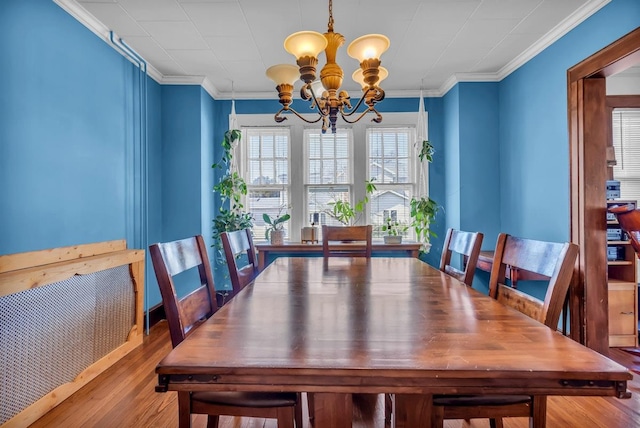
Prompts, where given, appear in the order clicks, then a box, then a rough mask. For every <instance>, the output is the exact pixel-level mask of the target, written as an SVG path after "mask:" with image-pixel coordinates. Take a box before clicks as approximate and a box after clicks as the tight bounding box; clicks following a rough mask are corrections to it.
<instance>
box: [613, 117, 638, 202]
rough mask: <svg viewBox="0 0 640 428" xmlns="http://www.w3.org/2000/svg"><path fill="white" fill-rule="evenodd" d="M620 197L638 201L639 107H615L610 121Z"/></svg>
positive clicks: (614, 174)
mask: <svg viewBox="0 0 640 428" xmlns="http://www.w3.org/2000/svg"><path fill="white" fill-rule="evenodd" d="M611 123H612V125H613V147H614V150H615V153H616V165H615V166H614V167H613V177H614V178H615V179H616V180H620V197H621V198H622V199H631V200H636V201H640V109H623V108H620V109H618V108H616V109H614V111H613V117H612V121H611Z"/></svg>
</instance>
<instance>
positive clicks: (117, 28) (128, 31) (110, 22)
mask: <svg viewBox="0 0 640 428" xmlns="http://www.w3.org/2000/svg"><path fill="white" fill-rule="evenodd" d="M82 6H83V7H84V8H85V9H86V10H87V11H88V12H89V13H90V14H92V15H93V16H95V17H96V18H97V19H98V20H99V21H100V22H102V23H103V24H104V25H105V26H106V27H107V28H109V29H110V30H113V31H114V32H115V33H116V34H117V35H118V36H120V37H123V36H146V35H147V32H146V31H145V30H144V29H143V28H142V27H141V26H140V25H138V23H137V22H136V21H135V19H133V18H132V17H131V16H129V14H127V12H126V11H125V10H124V9H123V8H121V7H120V6H119V5H117V4H115V3H91V2H89V3H87V2H83V3H82Z"/></svg>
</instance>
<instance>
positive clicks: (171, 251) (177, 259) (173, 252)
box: [159, 238, 200, 276]
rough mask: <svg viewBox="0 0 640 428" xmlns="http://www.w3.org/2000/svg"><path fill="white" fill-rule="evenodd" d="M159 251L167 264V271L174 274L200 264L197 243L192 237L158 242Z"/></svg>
mask: <svg viewBox="0 0 640 428" xmlns="http://www.w3.org/2000/svg"><path fill="white" fill-rule="evenodd" d="M159 248H160V251H161V252H162V256H163V258H164V260H165V263H166V266H167V272H168V273H169V275H171V276H175V275H177V274H179V273H180V272H184V271H186V270H189V269H191V268H193V267H195V266H198V265H199V264H200V255H199V252H198V243H197V241H196V240H195V239H193V238H187V239H181V240H178V241H173V242H172V243H170V244H169V243H167V244H160V245H159Z"/></svg>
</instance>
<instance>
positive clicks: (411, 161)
mask: <svg viewBox="0 0 640 428" xmlns="http://www.w3.org/2000/svg"><path fill="white" fill-rule="evenodd" d="M237 118H238V122H239V124H240V127H241V128H242V131H243V136H242V139H241V142H240V145H239V147H238V153H237V156H238V157H237V159H239V162H240V165H241V170H240V173H241V174H242V176H243V177H244V178H245V180H246V182H247V186H248V192H249V194H248V195H247V199H246V201H245V207H247V210H248V211H249V212H251V213H252V214H253V218H254V224H255V226H254V236H255V238H256V240H262V239H263V238H264V229H265V226H264V221H263V220H262V213H264V212H266V213H268V214H269V215H277V214H278V212H279V210H280V209H282V210H283V211H282V213H284V209H286V207H290V208H289V210H288V212H289V213H290V214H291V220H290V221H288V222H287V223H286V228H287V235H286V236H287V238H286V239H288V240H291V241H294V242H299V240H300V229H301V228H302V227H304V226H309V225H311V223H312V222H313V223H315V224H317V225H322V224H328V225H332V224H339V222H338V221H337V220H336V219H334V218H333V216H332V210H331V207H330V206H329V205H328V203H329V202H331V201H335V200H340V199H342V200H346V201H349V202H350V203H351V204H355V203H356V202H358V201H360V200H362V199H364V198H365V196H366V181H367V180H370V179H373V180H374V184H375V185H376V187H377V189H378V190H377V191H376V192H375V193H374V194H372V195H369V203H368V204H367V205H366V212H365V213H362V214H361V215H360V216H359V217H358V218H357V219H356V223H357V224H372V225H374V237H381V236H382V235H383V232H382V231H381V226H382V224H383V223H384V220H385V219H386V218H387V217H391V218H393V219H397V220H398V221H399V222H400V223H404V224H408V223H409V221H410V218H409V212H410V210H409V202H410V200H411V197H412V196H413V195H415V194H416V191H417V170H418V169H417V166H418V164H417V159H416V156H415V154H414V152H415V150H414V147H413V145H414V142H415V138H416V131H415V125H416V121H417V113H416V112H414V113H385V115H384V122H383V124H384V126H382V125H383V124H375V123H372V122H370V121H367V120H364V119H363V120H362V121H361V122H358V123H356V124H353V125H350V126H348V127H347V126H345V125H346V124H344V123H343V124H342V125H343V126H342V127H340V128H338V129H337V133H336V134H331V133H326V134H322V132H321V130H320V127H319V126H316V125H308V124H306V123H303V122H302V121H299V120H298V119H295V118H291V119H290V120H287V121H285V122H283V124H282V125H274V122H273V115H271V114H267V115H251V114H242V115H238V116H237ZM411 233H412V232H411V231H408V232H407V235H408V237H409V238H410V239H411V238H412V237H411V235H410V234H411Z"/></svg>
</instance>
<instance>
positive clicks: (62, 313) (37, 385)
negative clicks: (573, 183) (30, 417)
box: [0, 266, 135, 424]
mask: <svg viewBox="0 0 640 428" xmlns="http://www.w3.org/2000/svg"><path fill="white" fill-rule="evenodd" d="M134 304H135V296H134V290H133V281H132V280H131V277H130V275H129V268H128V266H121V267H116V268H112V269H108V270H105V271H102V272H96V273H92V274H89V275H81V276H74V277H72V278H69V279H67V280H64V281H60V282H56V283H53V284H50V285H46V286H42V287H37V288H33V289H30V290H25V291H22V292H19V293H15V294H10V295H7V296H2V297H0V424H2V423H4V422H6V421H7V420H9V419H11V418H12V417H13V416H15V415H16V414H17V413H19V412H20V411H22V410H23V409H24V408H26V407H27V406H29V405H31V404H32V403H34V402H35V401H37V400H38V399H40V398H41V397H42V396H43V395H46V394H47V393H49V392H51V391H52V390H53V389H55V388H57V387H58V386H60V385H62V384H64V383H66V382H71V381H73V380H74V379H75V378H76V376H77V375H78V374H79V373H80V372H82V371H83V370H84V369H86V368H87V367H88V366H89V365H91V364H92V363H93V362H95V361H97V360H98V359H100V358H101V357H103V356H104V355H106V354H107V353H108V352H110V351H111V350H113V349H115V348H116V347H118V346H119V345H121V344H122V343H124V342H125V340H126V337H127V335H128V333H129V331H130V330H131V327H132V325H133V320H134V315H133V314H134Z"/></svg>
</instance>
